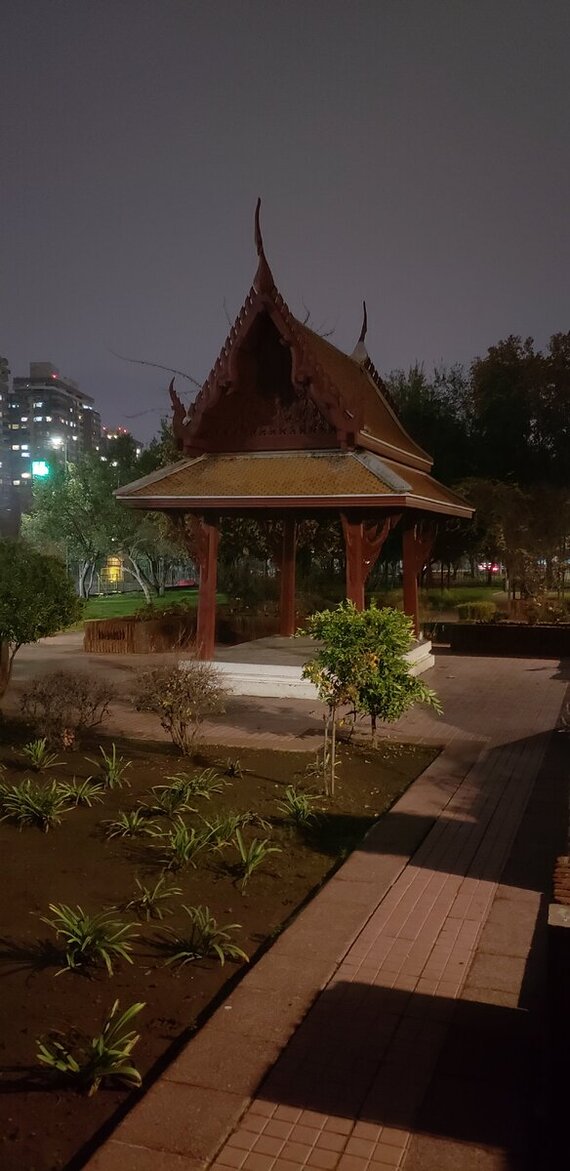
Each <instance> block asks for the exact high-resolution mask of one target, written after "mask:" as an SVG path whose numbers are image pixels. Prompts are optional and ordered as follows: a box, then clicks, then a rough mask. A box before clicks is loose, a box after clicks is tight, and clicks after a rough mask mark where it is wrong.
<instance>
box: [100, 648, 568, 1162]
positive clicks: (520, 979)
mask: <svg viewBox="0 0 570 1171" xmlns="http://www.w3.org/2000/svg"><path fill="white" fill-rule="evenodd" d="M429 680H430V683H431V684H432V685H433V686H434V687H435V688H436V689H437V690H438V691H439V693H440V695H441V697H442V700H443V703H444V708H445V715H444V717H443V718H442V719H437V717H434V716H433V715H431V714H430V713H425V712H422V711H421V710H420V709H418V710H417V711H415V712H414V713H412V714H411V715H410V716H409V717H408V718H406V719H405V720H403V721H401V722H400V724H399V725H397V726H396V727H395V728H394V730H393V733H392V734H393V735H395V736H400V737H406V738H416V737H417V738H420V739H424V740H426V741H432V742H433V741H437V740H439V742H440V743H444V745H445V747H444V751H443V752H442V753H441V755H440V756H439V757H438V758H437V760H436V761H435V762H434V764H433V765H432V766H430V768H429V769H427V770H426V772H425V773H424V774H423V775H422V777H420V778H419V779H418V780H417V781H416V782H415V783H414V785H412V786H411V788H410V789H409V790H408V792H407V793H406V794H405V795H404V796H403V797H402V798H401V800H400V801H399V802H398V803H397V804H396V805H395V806H394V808H393V809H392V811H391V812H390V813H389V814H388V815H387V816H386V817H384V818H383V819H382V820H381V821H380V822H379V823H378V824H377V826H375V827H374V828H373V830H372V831H371V832H370V834H369V835H368V837H367V838H366V840H365V842H364V843H363V845H362V846H361V847H360V849H358V850H357V851H355V853H354V854H352V855H351V857H350V858H349V859H348V860H347V862H346V863H345V864H344V866H343V867H341V869H340V870H339V871H338V872H337V873H336V875H335V876H334V877H333V879H332V880H331V881H330V882H329V883H328V884H327V886H326V887H325V888H324V889H323V890H322V891H321V892H320V893H319V895H318V896H317V897H316V898H315V899H314V900H313V901H312V903H311V904H310V905H309V906H308V907H307V908H306V909H305V910H304V911H303V912H302V913H301V914H300V915H299V916H298V917H297V919H296V920H295V921H294V922H293V924H292V925H291V926H290V927H289V928H288V929H287V931H285V932H284V933H283V935H282V936H280V937H279V939H278V940H277V941H276V943H275V944H274V945H273V947H272V948H271V949H270V951H269V952H268V953H266V954H265V955H264V956H263V957H262V958H261V960H260V961H259V962H258V963H257V964H256V965H255V966H254V967H253V968H252V969H251V970H250V971H249V972H248V973H247V974H246V975H245V977H244V979H243V980H242V981H241V983H240V984H239V986H238V987H237V989H236V990H235V991H234V992H233V993H232V994H231V995H230V996H229V997H228V999H227V1001H226V1002H225V1003H224V1004H223V1005H222V1006H221V1007H220V1008H219V1009H218V1010H217V1012H216V1013H214V1015H213V1016H212V1018H211V1019H210V1021H209V1022H208V1023H207V1025H206V1026H205V1027H204V1028H203V1029H202V1030H201V1032H200V1033H199V1034H198V1035H197V1037H196V1038H195V1039H194V1040H193V1041H192V1042H191V1043H190V1044H189V1045H187V1046H186V1047H185V1049H183V1051H182V1052H181V1053H180V1055H179V1056H178V1057H177V1058H176V1059H175V1060H174V1062H173V1063H172V1064H171V1065H170V1066H169V1067H168V1068H167V1070H166V1072H165V1073H164V1074H163V1075H162V1076H161V1077H160V1078H159V1079H158V1080H157V1081H156V1082H155V1084H154V1085H153V1086H152V1087H151V1088H150V1089H149V1090H148V1092H147V1093H146V1095H145V1096H144V1097H143V1098H142V1099H141V1101H140V1102H139V1103H138V1105H137V1106H135V1108H134V1109H133V1110H132V1111H131V1112H130V1114H128V1115H127V1117H126V1118H125V1119H124V1121H123V1122H122V1123H121V1124H120V1125H119V1126H118V1128H117V1129H116V1131H115V1132H114V1134H113V1136H112V1138H111V1140H110V1141H108V1142H107V1143H106V1144H105V1146H104V1147H103V1148H101V1150H100V1151H99V1152H98V1153H97V1155H96V1156H94V1158H93V1159H92V1160H91V1161H90V1163H89V1169H90V1171H116V1169H118V1168H119V1167H120V1168H121V1171H147V1169H148V1171H150V1169H152V1171H197V1169H198V1168H200V1167H205V1166H208V1165H211V1167H212V1171H228V1169H241V1168H244V1171H300V1169H301V1168H317V1169H319V1168H320V1169H322V1171H388V1169H389V1168H392V1169H393V1168H395V1167H399V1168H404V1171H436V1169H437V1171H448V1168H449V1169H451V1168H452V1167H453V1168H454V1169H456V1168H457V1169H461V1171H475V1169H477V1171H507V1168H509V1169H510V1171H514V1169H515V1168H517V1169H518V1168H522V1167H528V1168H533V1169H538V1168H541V1167H543V1166H544V1167H550V1166H555V1165H560V1164H558V1163H553V1162H552V1161H551V1160H549V1159H548V1157H547V1155H546V1153H545V1148H544V1145H542V1146H541V1144H544V1143H545V1141H546V1138H545V1128H544V1127H541V1125H540V1123H541V1119H540V1117H538V1118H536V1117H535V1115H534V1114H533V1110H534V1108H535V1107H536V1105H537V1103H538V1105H539V1106H540V1103H541V1097H540V1093H538V1092H537V1087H538V1086H539V1085H540V1084H542V1082H541V1078H540V1077H538V1078H537V1079H536V1084H534V1085H533V1081H532V1074H533V1071H534V1073H536V1072H537V1071H538V1072H539V1073H540V1059H541V1054H542V1048H541V1045H540V1043H539V1042H540V1041H541V1036H542V1033H541V1030H542V1026H543V1020H542V1016H541V1011H540V1003H541V999H540V993H541V982H540V976H541V969H540V962H538V964H537V956H538V960H539V961H540V959H541V957H543V952H544V948H543V947H542V949H541V946H540V943H541V940H542V943H543V941H544V902H545V894H544V892H545V891H546V890H547V889H548V874H549V868H550V866H551V863H552V860H553V858H554V856H555V854H556V852H557V849H558V848H559V842H560V840H561V841H562V842H564V840H565V829H566V825H565V817H564V814H563V809H562V807H563V804H564V799H565V783H567V772H568V768H567V766H568V751H567V738H566V735H565V733H563V732H562V733H560V734H558V736H554V737H551V732H552V730H553V729H554V728H555V726H556V724H557V719H558V716H559V713H560V709H561V705H562V704H563V701H564V697H565V692H566V687H567V674H566V672H565V671H564V670H561V669H560V668H559V667H558V665H557V664H555V663H553V662H545V661H544V660H540V661H526V660H521V659H516V660H505V659H493V660H485V659H463V658H456V657H447V658H442V659H440V660H439V662H438V664H437V665H436V668H435V669H434V671H433V672H432V673H431V675H430V676H429ZM293 718H294V719H297V720H300V722H301V723H302V722H303V719H306V716H299V713H297V714H296V715H295V716H294V717H292V719H293ZM266 734H267V735H268V736H269V735H270V733H269V732H267V733H266ZM547 753H548V754H549V755H548V757H547ZM545 761H546V764H545ZM537 972H538V979H537ZM535 1140H536V1141H535ZM533 1143H534V1145H532V1144H533Z"/></svg>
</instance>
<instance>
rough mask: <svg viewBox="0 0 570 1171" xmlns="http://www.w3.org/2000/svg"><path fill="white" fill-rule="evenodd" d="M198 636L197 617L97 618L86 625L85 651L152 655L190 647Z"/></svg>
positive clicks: (191, 615) (106, 653)
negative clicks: (143, 619) (146, 619)
mask: <svg viewBox="0 0 570 1171" xmlns="http://www.w3.org/2000/svg"><path fill="white" fill-rule="evenodd" d="M195 635H196V615H195V614H189V615H188V617H186V615H178V614H177V615H175V616H174V615H173V616H171V617H169V616H165V617H164V618H150V619H148V621H141V620H138V621H137V619H136V618H96V619H95V618H94V619H91V620H90V621H89V622H86V623H85V633H84V636H83V650H84V651H87V652H88V653H89V654H92V655H93V654H95V655H97V654H99V655H148V654H152V653H159V652H161V651H173V650H176V649H177V648H181V647H186V646H188V644H189V643H190V642H192V641H193V639H194V638H195Z"/></svg>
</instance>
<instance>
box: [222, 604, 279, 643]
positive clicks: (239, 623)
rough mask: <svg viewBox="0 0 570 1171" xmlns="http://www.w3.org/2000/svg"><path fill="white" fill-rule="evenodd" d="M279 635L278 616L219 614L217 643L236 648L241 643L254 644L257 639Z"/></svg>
mask: <svg viewBox="0 0 570 1171" xmlns="http://www.w3.org/2000/svg"><path fill="white" fill-rule="evenodd" d="M278 633H279V618H278V617H277V615H276V614H224V613H223V612H222V613H221V614H218V620H217V623H216V642H221V643H223V644H224V645H225V646H234V645H235V643H239V642H253V641H254V639H257V638H271V636H272V635H274V634H278Z"/></svg>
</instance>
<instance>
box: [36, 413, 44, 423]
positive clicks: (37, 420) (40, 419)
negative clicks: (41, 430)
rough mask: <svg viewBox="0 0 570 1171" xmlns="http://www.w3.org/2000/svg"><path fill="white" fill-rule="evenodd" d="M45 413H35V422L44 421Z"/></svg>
mask: <svg viewBox="0 0 570 1171" xmlns="http://www.w3.org/2000/svg"><path fill="white" fill-rule="evenodd" d="M43 420H44V417H43V415H34V423H43Z"/></svg>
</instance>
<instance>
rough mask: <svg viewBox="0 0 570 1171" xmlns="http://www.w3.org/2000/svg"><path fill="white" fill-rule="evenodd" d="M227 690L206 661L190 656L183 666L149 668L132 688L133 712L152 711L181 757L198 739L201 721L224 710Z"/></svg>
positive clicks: (190, 749) (187, 754)
mask: <svg viewBox="0 0 570 1171" xmlns="http://www.w3.org/2000/svg"><path fill="white" fill-rule="evenodd" d="M226 695H227V691H226V688H225V687H224V685H223V683H222V679H221V676H220V673H219V671H217V670H216V669H215V667H212V666H211V664H210V663H202V662H200V661H199V660H197V659H191V660H189V661H187V662H185V663H184V665H183V666H176V667H153V668H152V669H151V670H150V671H145V672H144V673H143V674H142V675H141V676H140V678H139V680H138V682H137V685H136V688H135V697H134V698H135V706H136V709H137V711H141V712H153V713H154V714H155V715H157V716H158V717H159V719H160V722H161V724H162V727H163V728H164V730H165V732H168V735H169V736H170V737H171V739H172V741H173V743H174V744H176V746H177V748H179V749H180V751H181V752H182V753H183V754H184V755H185V756H190V755H191V754H192V752H193V751H194V748H195V746H196V743H197V741H198V740H199V737H200V733H201V730H202V725H203V723H204V720H206V719H207V718H208V717H209V716H215V715H219V714H221V713H222V712H223V711H224V710H225V700H226Z"/></svg>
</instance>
